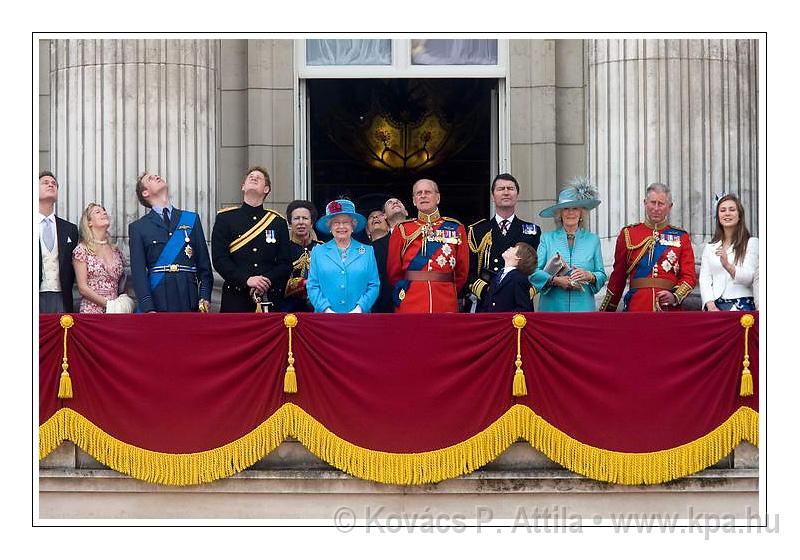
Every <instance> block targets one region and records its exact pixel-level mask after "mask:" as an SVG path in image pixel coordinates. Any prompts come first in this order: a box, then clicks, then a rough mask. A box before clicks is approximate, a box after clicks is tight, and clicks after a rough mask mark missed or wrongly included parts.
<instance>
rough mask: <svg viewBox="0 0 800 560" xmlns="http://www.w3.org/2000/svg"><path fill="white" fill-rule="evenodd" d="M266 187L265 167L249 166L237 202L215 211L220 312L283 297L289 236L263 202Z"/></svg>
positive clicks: (264, 306)
mask: <svg viewBox="0 0 800 560" xmlns="http://www.w3.org/2000/svg"><path fill="white" fill-rule="evenodd" d="M270 190H271V184H270V180H269V174H268V173H267V170H266V169H264V168H262V167H252V168H250V169H249V170H248V171H247V174H246V175H245V177H244V181H243V182H242V192H243V193H244V202H243V203H242V205H241V206H235V207H233V208H226V209H224V210H220V211H219V213H218V214H217V220H216V222H215V223H214V230H213V231H212V233H211V256H212V258H213V260H214V268H215V269H216V271H217V272H219V273H220V275H221V276H222V278H224V279H225V283H224V284H223V285H222V305H221V307H220V311H222V312H223V313H246V312H253V311H271V310H272V311H274V310H276V309H277V306H278V304H279V303H280V301H281V299H282V298H283V293H284V290H285V289H286V281H287V280H288V279H289V274H290V273H291V270H292V257H291V242H290V240H289V228H288V227H287V225H286V220H285V219H284V218H283V217H282V216H281V215H280V214H278V213H277V212H275V211H273V210H267V209H265V208H264V200H265V199H266V198H267V195H268V194H269V192H270ZM270 308H271V309H270Z"/></svg>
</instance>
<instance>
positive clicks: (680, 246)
mask: <svg viewBox="0 0 800 560" xmlns="http://www.w3.org/2000/svg"><path fill="white" fill-rule="evenodd" d="M644 209H645V214H646V215H647V217H646V219H645V221H644V222H642V223H639V224H633V225H629V226H625V227H624V228H622V231H621V232H620V233H619V237H617V246H616V249H615V251H614V271H613V272H612V273H611V277H610V278H609V279H608V284H607V286H606V297H605V298H604V299H603V303H602V304H601V305H600V311H616V309H617V305H618V304H619V300H620V296H621V295H622V292H623V291H624V290H625V284H626V283H627V282H628V280H630V289H629V290H628V292H627V293H626V294H625V298H624V308H623V309H624V310H625V311H678V310H680V309H681V307H680V305H681V303H682V302H683V300H684V299H685V298H686V296H688V295H689V293H690V292H691V291H692V289H694V287H695V285H696V284H697V274H696V273H695V270H694V251H693V250H692V240H691V239H690V238H689V234H688V233H686V232H685V231H683V230H682V229H680V228H677V227H675V226H671V225H669V223H668V220H669V213H670V210H672V196H671V195H670V191H669V187H667V186H666V185H664V184H661V183H653V184H652V185H650V186H649V187H647V191H646V193H645V199H644Z"/></svg>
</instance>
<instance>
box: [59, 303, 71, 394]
mask: <svg viewBox="0 0 800 560" xmlns="http://www.w3.org/2000/svg"><path fill="white" fill-rule="evenodd" d="M59 323H60V324H61V327H62V328H63V329H64V358H63V359H62V360H61V379H59V381H58V398H59V399H71V398H72V379H70V377H69V361H68V360H67V332H69V328H70V327H72V325H74V324H75V320H74V319H73V318H72V315H62V316H61V319H60V320H59Z"/></svg>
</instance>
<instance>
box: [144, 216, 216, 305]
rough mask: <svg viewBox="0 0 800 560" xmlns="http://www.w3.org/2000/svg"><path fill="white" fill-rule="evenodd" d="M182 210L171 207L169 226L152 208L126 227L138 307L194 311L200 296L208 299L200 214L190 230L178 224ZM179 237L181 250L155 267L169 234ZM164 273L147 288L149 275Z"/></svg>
mask: <svg viewBox="0 0 800 560" xmlns="http://www.w3.org/2000/svg"><path fill="white" fill-rule="evenodd" d="M182 214H183V211H182V210H179V209H177V208H173V209H172V214H171V219H170V225H169V228H167V226H166V224H164V221H163V219H162V217H161V216H159V215H158V214H157V213H155V212H154V211H152V210H151V211H149V212H148V213H147V214H145V215H144V216H142V217H141V218H139V219H138V220H136V221H135V222H132V223H131V224H130V225H129V226H128V236H129V238H130V250H131V274H132V275H133V289H134V291H135V292H136V297H137V298H138V299H139V310H140V311H142V312H149V311H197V310H198V302H199V300H200V299H204V300H206V301H211V288H212V284H213V283H214V275H213V274H212V273H211V262H210V260H209V258H208V247H207V246H206V238H205V236H204V235H203V225H202V223H200V216H197V217H196V218H195V222H194V226H193V227H192V229H191V233H189V234H188V237H187V232H188V231H189V230H188V229H185V228H184V227H183V226H181V225H179V224H180V222H181V219H182V218H181V216H182ZM176 235H177V236H180V237H181V246H182V250H181V251H179V252H178V254H177V256H176V257H175V258H174V259H173V260H172V262H171V263H165V264H167V265H168V266H161V267H156V265H157V264H158V262H159V257H161V253H162V251H163V250H164V248H165V247H166V246H167V244H168V242H169V240H170V238H171V237H173V236H176ZM153 274H164V276H163V278H162V280H161V282H160V283H159V284H158V286H156V288H155V289H151V288H150V276H151V275H153Z"/></svg>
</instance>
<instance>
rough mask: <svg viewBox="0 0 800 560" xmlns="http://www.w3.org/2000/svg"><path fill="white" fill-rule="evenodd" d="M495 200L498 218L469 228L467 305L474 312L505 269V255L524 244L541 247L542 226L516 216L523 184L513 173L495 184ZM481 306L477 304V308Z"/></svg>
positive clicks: (496, 179)
mask: <svg viewBox="0 0 800 560" xmlns="http://www.w3.org/2000/svg"><path fill="white" fill-rule="evenodd" d="M492 199H493V200H494V207H495V216H494V217H493V218H492V219H490V220H485V219H484V220H480V221H478V222H475V223H474V224H472V225H471V226H469V230H468V232H467V239H468V240H469V251H470V263H469V264H470V266H469V276H468V277H467V283H466V288H465V292H466V293H465V296H466V297H467V303H468V304H469V301H470V300H471V301H472V302H473V305H472V306H469V305H468V307H471V309H469V308H468V309H465V311H474V310H475V308H476V307H480V300H481V299H482V298H483V296H484V293H485V291H486V288H487V286H488V285H489V283H490V282H491V281H492V279H493V278H494V276H495V275H496V274H497V273H498V272H500V271H501V270H502V268H503V257H502V254H503V253H504V252H505V250H506V249H508V248H509V247H513V246H514V245H516V244H517V243H518V242H520V241H523V242H525V243H527V244H528V245H530V246H531V247H533V249H534V251H535V250H536V248H537V247H538V246H539V237H540V235H541V233H542V231H541V229H540V228H539V226H538V225H536V224H533V223H531V222H526V221H525V220H522V219H520V218H519V217H517V215H516V206H517V200H518V199H519V182H517V180H516V179H515V178H514V176H513V175H511V174H509V173H501V174H500V175H498V176H497V177H495V178H494V181H492ZM476 304H477V305H476Z"/></svg>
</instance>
